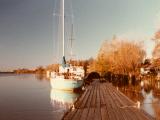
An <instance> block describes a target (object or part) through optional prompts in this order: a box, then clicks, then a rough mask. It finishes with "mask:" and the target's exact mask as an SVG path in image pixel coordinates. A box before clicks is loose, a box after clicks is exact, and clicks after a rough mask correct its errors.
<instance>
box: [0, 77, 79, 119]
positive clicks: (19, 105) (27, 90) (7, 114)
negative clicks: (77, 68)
mask: <svg viewBox="0 0 160 120" xmlns="http://www.w3.org/2000/svg"><path fill="white" fill-rule="evenodd" d="M78 96H79V94H77V93H70V92H64V91H58V90H53V89H51V87H50V82H49V80H47V79H46V78H43V77H42V76H36V75H31V74H30V75H27V74H25V75H14V74H7V75H6V74H0V120H60V119H61V118H62V116H63V115H64V113H65V112H66V111H67V110H68V109H69V107H70V106H72V104H73V102H74V101H75V100H76V99H77V98H78Z"/></svg>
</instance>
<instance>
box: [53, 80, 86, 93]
mask: <svg viewBox="0 0 160 120" xmlns="http://www.w3.org/2000/svg"><path fill="white" fill-rule="evenodd" d="M50 82H51V87H52V89H60V90H67V91H74V90H75V89H79V88H81V87H82V85H83V80H74V79H64V78H51V79H50Z"/></svg>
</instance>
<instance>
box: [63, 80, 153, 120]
mask: <svg viewBox="0 0 160 120" xmlns="http://www.w3.org/2000/svg"><path fill="white" fill-rule="evenodd" d="M154 119H155V118H153V117H152V116H150V115H149V114H147V113H146V112H145V111H144V110H142V109H140V108H138V107H137V104H136V103H134V102H133V101H131V100H130V99H129V98H128V97H126V96H125V95H124V94H122V93H121V92H120V91H118V90H117V89H116V88H115V87H113V86H112V84H110V83H107V82H105V83H100V82H98V81H96V82H94V83H92V84H91V85H89V86H88V87H87V88H86V90H85V92H84V93H83V94H82V95H81V97H80V98H79V99H78V100H77V102H76V103H75V105H74V108H71V109H70V111H68V112H67V113H66V114H65V115H64V117H63V120H154Z"/></svg>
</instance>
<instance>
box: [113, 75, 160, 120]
mask: <svg viewBox="0 0 160 120" xmlns="http://www.w3.org/2000/svg"><path fill="white" fill-rule="evenodd" d="M113 85H114V86H115V87H117V89H118V90H120V91H121V92H122V93H124V94H125V95H126V96H127V97H129V98H130V99H131V100H133V101H134V102H135V104H136V103H137V102H140V106H141V108H142V109H143V110H144V111H146V112H147V113H149V114H150V115H152V116H153V117H155V118H156V119H158V120H159V119H160V81H159V80H157V79H155V78H153V77H148V78H145V79H142V80H139V81H134V82H132V81H130V82H128V83H125V82H123V81H117V82H115V83H113Z"/></svg>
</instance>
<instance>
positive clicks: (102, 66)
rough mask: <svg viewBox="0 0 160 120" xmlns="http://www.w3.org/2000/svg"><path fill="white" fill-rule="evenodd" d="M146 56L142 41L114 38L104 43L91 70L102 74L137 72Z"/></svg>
mask: <svg viewBox="0 0 160 120" xmlns="http://www.w3.org/2000/svg"><path fill="white" fill-rule="evenodd" d="M144 57H145V51H144V49H143V46H142V45H141V44H140V43H136V42H131V41H125V40H119V39H112V40H110V41H105V42H104V43H103V44H102V46H101V48H100V50H99V53H98V56H97V58H96V60H95V61H94V63H93V64H92V65H91V66H90V69H89V70H90V71H97V72H99V73H100V74H101V75H103V74H105V73H106V72H108V71H110V72H112V73H115V74H129V73H131V74H136V73H138V72H139V66H140V64H141V63H142V61H143V59H144Z"/></svg>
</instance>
